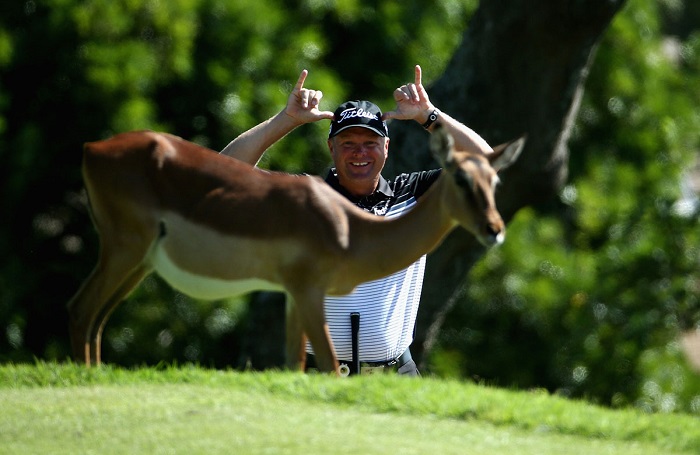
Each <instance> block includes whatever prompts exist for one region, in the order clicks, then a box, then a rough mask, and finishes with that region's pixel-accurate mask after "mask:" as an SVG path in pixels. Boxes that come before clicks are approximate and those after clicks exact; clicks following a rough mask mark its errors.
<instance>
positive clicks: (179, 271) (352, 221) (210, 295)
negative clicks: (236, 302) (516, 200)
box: [68, 128, 524, 373]
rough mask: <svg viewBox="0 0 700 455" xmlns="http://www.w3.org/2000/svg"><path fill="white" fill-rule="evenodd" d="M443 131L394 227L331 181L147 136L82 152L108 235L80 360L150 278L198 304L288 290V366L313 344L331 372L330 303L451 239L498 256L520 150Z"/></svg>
mask: <svg viewBox="0 0 700 455" xmlns="http://www.w3.org/2000/svg"><path fill="white" fill-rule="evenodd" d="M452 144H453V143H452V138H451V137H450V136H449V135H448V134H447V133H446V132H445V131H444V130H443V129H439V128H438V129H437V130H436V131H435V132H434V133H433V135H432V138H431V150H432V152H433V153H434V155H435V156H436V158H437V159H438V161H439V162H440V164H441V166H442V167H443V172H442V173H441V176H440V177H439V178H438V180H437V181H436V182H435V183H434V184H433V185H432V187H431V188H430V189H429V190H428V192H426V194H425V195H424V196H422V197H421V199H420V200H419V202H418V203H417V204H416V206H415V207H414V208H413V210H411V211H410V212H409V213H408V214H406V215H404V216H402V217H398V218H393V219H386V218H384V217H379V216H374V215H371V214H369V213H367V212H364V211H362V210H361V209H359V208H357V207H355V206H354V205H353V204H352V203H350V202H349V201H348V200H346V199H345V198H344V197H343V196H341V195H340V194H338V193H337V192H336V191H335V190H333V189H332V188H331V187H330V186H328V185H327V184H326V183H325V182H324V181H323V180H321V179H320V178H318V177H313V176H307V175H290V174H284V173H275V172H268V171H264V170H261V169H258V168H255V167H252V166H250V165H248V164H245V163H243V162H240V161H238V160H235V159H232V158H229V157H226V156H223V155H219V154H218V153H216V152H214V151H212V150H209V149H206V148H204V147H201V146H199V145H196V144H194V143H191V142H187V141H185V140H183V139H181V138H179V137H176V136H173V135H169V134H165V133H155V132H150V131H139V132H129V133H122V134H119V135H117V136H114V137H112V138H110V139H107V140H104V141H98V142H91V143H87V144H85V147H84V156H83V168H82V171H83V178H84V182H85V186H86V189H87V193H88V197H89V202H90V208H91V215H92V220H93V223H94V225H95V228H96V230H97V232H98V234H99V239H100V253H99V258H98V262H97V265H96V266H95V268H94V270H93V271H92V273H91V275H90V276H89V277H88V278H87V279H86V280H85V282H84V283H83V284H82V286H81V287H80V289H79V290H78V292H77V294H76V295H75V296H74V297H73V299H72V300H71V301H70V302H69V304H68V311H69V316H70V336H71V343H72V348H73V354H74V357H75V359H76V360H78V361H82V362H85V363H86V364H88V365H90V363H91V362H92V363H96V364H99V363H100V361H101V359H100V349H101V336H102V331H103V329H104V326H105V324H106V322H107V319H108V317H109V315H110V313H111V312H112V311H113V310H114V309H115V308H116V307H117V305H118V304H119V303H120V302H121V301H122V300H123V299H124V298H126V297H127V296H128V295H129V293H130V292H131V291H132V290H133V289H134V288H135V287H136V286H137V285H138V284H139V283H140V282H141V281H142V280H143V279H144V278H145V277H146V276H147V275H148V274H150V273H152V272H155V273H157V274H159V275H160V276H161V277H162V278H163V279H164V280H165V281H166V282H168V283H169V284H170V285H171V286H172V287H173V288H175V289H177V290H179V291H181V292H183V293H185V294H187V295H190V296H192V297H195V298H201V299H218V298H224V297H229V296H233V295H238V294H242V293H247V292H250V291H254V290H279V291H284V292H286V293H287V295H288V296H289V297H290V298H291V299H288V301H290V302H291V303H290V304H289V305H288V311H287V322H286V324H287V326H286V327H287V335H286V342H287V348H286V354H287V365H288V366H289V367H292V368H300V367H301V368H303V366H304V362H305V349H304V347H305V337H308V340H309V341H310V342H311V344H312V346H313V348H314V352H315V354H316V360H317V364H318V367H319V369H321V370H323V371H328V372H336V373H337V369H338V361H337V358H336V356H335V351H334V348H333V343H332V341H331V338H330V335H329V331H328V327H327V325H326V322H325V317H324V310H323V302H324V297H325V296H326V295H343V294H348V293H350V292H351V291H352V290H353V289H354V288H355V286H357V285H358V284H360V283H363V282H366V281H370V280H374V279H378V278H381V277H383V276H386V275H389V274H391V273H394V272H396V271H398V270H401V269H403V268H405V267H407V266H408V265H410V264H411V263H413V262H414V261H415V260H416V259H418V258H419V257H420V256H422V255H424V254H426V253H428V252H430V251H431V250H433V249H434V248H435V247H436V246H437V245H439V244H440V242H441V241H442V239H443V238H444V237H445V236H446V235H447V234H448V233H449V232H450V231H451V230H452V229H453V228H455V227H456V226H458V225H459V226H462V227H463V228H464V229H466V230H467V231H469V232H471V233H473V234H474V235H475V236H476V237H477V238H478V239H479V240H480V241H481V242H482V243H483V244H484V245H487V246H490V245H495V244H498V243H501V242H502V241H503V239H504V235H505V227H504V223H503V220H502V219H501V216H500V214H499V213H498V211H497V209H496V205H495V197H494V190H495V186H496V183H497V181H498V177H497V174H496V172H497V170H498V169H502V168H504V167H506V166H507V165H509V164H510V163H511V162H513V161H514V160H515V159H516V158H517V156H518V154H519V153H520V151H521V150H522V147H523V145H524V138H521V139H518V140H516V141H513V142H510V143H507V144H503V145H501V146H498V147H496V148H495V149H494V151H493V153H491V154H488V155H484V154H474V153H468V152H464V151H459V150H454V147H453V145H452Z"/></svg>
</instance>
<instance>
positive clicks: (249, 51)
mask: <svg viewBox="0 0 700 455" xmlns="http://www.w3.org/2000/svg"><path fill="white" fill-rule="evenodd" d="M377 3H379V5H377ZM482 3H484V5H480V2H479V1H476V0H427V1H418V0H415V1H413V0H409V1H398V0H396V1H385V2H373V1H369V0H339V1H331V0H328V1H323V0H306V1H302V0H298V1H292V0H286V1H284V0H264V1H260V0H255V1H253V0H171V1H167V2H166V1H158V0H80V1H79V0H46V1H38V0H36V1H24V2H22V1H19V2H4V3H3V4H2V6H0V204H1V206H0V207H1V212H0V213H1V215H0V216H1V218H2V220H3V222H2V223H0V361H2V362H33V361H34V360H35V359H46V360H58V361H66V360H69V358H70V350H69V343H68V333H67V315H66V311H65V305H66V303H67V302H68V300H69V299H70V297H71V296H72V295H73V294H74V293H75V292H76V290H77V289H78V287H79V285H80V283H81V282H82V280H83V279H84V278H86V277H87V275H88V274H89V272H90V270H91V269H92V267H93V266H94V264H95V261H96V258H97V237H96V234H95V231H94V229H93V228H92V225H91V223H90V219H89V214H88V210H87V206H86V196H85V193H84V191H83V187H82V180H81V175H80V163H81V151H82V150H81V147H82V144H83V143H84V142H87V141H93V140H98V139H103V138H106V137H109V136H110V135H112V134H115V133H118V132H122V131H127V130H133V129H154V130H159V131H167V132H171V133H173V134H177V135H179V136H182V137H183V138H185V139H188V140H192V141H195V142H197V143H199V144H201V145H204V146H207V147H209V148H212V149H213V150H221V149H222V148H223V147H224V146H225V145H226V144H227V143H228V142H229V141H230V140H232V139H233V138H234V137H236V136H237V135H238V134H240V133H242V132H243V131H245V130H246V129H248V128H250V127H252V126H254V125H256V124H257V123H259V122H261V121H263V120H265V119H267V118H269V117H271V116H272V115H274V114H276V113H278V112H279V111H280V110H281V109H282V108H283V107H284V105H285V103H286V99H287V96H288V94H289V92H290V90H291V88H292V86H293V84H294V82H295V81H296V79H297V77H298V75H299V72H300V71H301V70H302V69H303V68H307V69H309V70H310V75H309V77H308V79H307V83H306V86H307V87H312V88H317V89H321V90H323V93H324V99H323V103H322V108H323V109H328V110H333V109H334V108H335V107H336V105H337V104H339V103H341V102H342V101H344V100H346V99H350V98H352V99H356V98H364V99H371V100H373V101H375V102H376V103H377V104H379V105H380V106H381V107H382V108H383V109H384V110H389V109H391V108H393V101H392V93H393V90H394V88H396V87H397V86H399V85H401V84H403V83H405V82H406V81H411V80H412V78H413V66H414V65H415V64H416V63H418V64H420V65H421V66H422V67H423V71H424V83H426V84H427V85H428V88H429V93H437V94H438V95H437V97H436V98H435V99H437V100H438V101H443V100H444V101H443V102H436V103H435V104H436V105H438V106H439V107H441V108H443V107H444V106H449V99H448V98H449V96H448V95H449V93H448V92H449V91H448V90H446V89H445V90H443V91H442V92H440V91H439V90H440V87H445V86H446V85H449V84H446V83H444V82H445V81H447V80H448V79H446V78H443V76H444V75H446V74H448V73H449V70H450V68H453V69H454V68H458V65H460V64H461V65H466V67H468V64H465V63H464V62H460V59H459V55H460V54H459V52H460V49H465V48H468V49H472V51H471V52H472V54H471V55H475V54H478V52H477V51H478V49H480V48H482V49H490V47H489V44H492V43H487V42H479V41H477V42H475V41H474V37H475V36H476V37H483V36H487V32H482V33H481V34H478V33H477V32H478V31H479V30H486V28H484V27H483V24H484V23H486V22H487V21H486V19H489V20H494V21H496V22H497V23H498V21H500V20H503V21H506V19H507V20H511V19H512V18H513V17H515V18H520V19H521V20H522V21H524V22H522V23H527V24H530V23H534V17H535V15H542V14H545V12H546V11H547V10H552V11H553V15H552V16H551V17H554V18H555V19H554V20H553V21H550V22H549V24H547V25H546V26H540V32H543V31H544V29H546V31H547V32H548V33H551V34H553V35H550V36H556V33H560V34H562V35H566V34H575V33H584V31H580V30H578V29H577V30H573V29H571V28H568V27H561V26H558V25H561V24H558V23H557V19H556V18H560V19H561V21H562V24H563V23H565V22H566V21H572V20H576V19H575V18H572V17H570V16H571V15H568V14H567V12H568V11H576V8H581V7H582V5H581V4H585V3H586V2H577V1H574V0H571V1H568V2H561V1H543V2H538V3H537V8H536V9H533V8H529V6H528V2H527V1H522V0H520V1H517V2H498V1H495V0H494V1H484V2H482ZM598 3H604V2H598ZM607 3H608V4H613V3H615V4H616V5H615V10H614V11H610V12H609V18H604V19H601V20H600V21H599V24H602V25H600V29H599V30H597V31H592V32H591V33H590V36H591V40H589V42H588V44H586V46H587V47H583V49H584V50H587V51H586V52H588V50H590V49H592V50H593V51H592V52H591V53H590V55H589V54H588V53H586V54H585V55H583V56H582V60H585V61H586V64H585V65H582V66H581V67H580V68H575V69H572V68H569V67H567V65H566V64H564V63H562V65H560V71H561V72H564V73H565V72H567V71H568V72H572V73H576V74H577V75H578V76H577V78H574V79H576V80H577V81H578V83H579V84H580V87H581V88H582V89H585V90H583V91H580V92H577V91H576V90H574V88H575V87H572V88H570V89H568V88H566V87H564V88H562V92H566V93H568V94H569V96H570V98H571V99H567V100H560V99H543V100H540V101H539V103H540V107H539V108H540V109H542V108H544V107H547V106H555V107H556V106H557V105H558V104H561V103H564V104H565V106H564V107H565V109H562V111H563V112H570V113H571V114H572V115H570V118H569V117H563V118H562V121H561V122H560V123H557V124H552V123H553V122H551V121H550V122H549V123H550V125H549V126H548V129H547V130H546V131H547V132H548V134H549V133H551V134H550V135H551V136H552V140H551V141H550V142H551V143H552V144H559V145H561V144H566V146H567V153H566V154H565V155H562V154H561V153H559V152H560V149H559V148H556V147H553V146H552V147H545V146H544V145H543V146H540V147H539V148H538V147H535V146H534V145H533V146H532V147H533V150H531V151H530V155H526V156H529V157H531V158H532V159H533V160H534V159H535V158H538V157H539V158H540V159H541V161H539V162H538V161H532V162H535V163H537V165H538V166H540V167H544V166H546V165H548V164H549V163H551V162H552V161H551V160H549V161H548V160H546V159H545V158H552V157H557V156H559V157H561V156H564V159H561V160H559V161H557V163H558V166H560V167H561V169H563V171H561V169H559V171H561V172H558V174H557V175H558V176H559V179H558V180H557V181H556V182H555V183H556V184H554V185H552V187H553V190H552V193H551V194H549V195H548V196H547V197H546V198H544V201H541V200H537V201H535V200H533V201H528V200H524V201H518V203H517V204H515V203H513V204H510V205H508V202H509V201H510V199H504V204H506V206H508V207H511V209H510V210H509V211H508V214H507V218H508V219H509V225H508V238H507V241H506V243H505V244H504V245H503V246H502V247H500V248H498V249H495V250H491V251H489V252H484V251H481V250H478V251H477V252H476V253H475V258H474V260H473V261H472V262H470V263H469V264H467V265H465V266H463V267H462V268H460V269H458V270H459V273H457V275H458V276H457V277H456V278H455V281H454V282H453V283H452V284H450V285H449V286H452V287H455V283H459V286H456V287H455V289H456V290H455V291H454V292H453V290H452V289H451V288H450V291H449V292H448V294H449V296H450V301H449V302H447V303H446V302H445V300H446V299H438V301H437V302H434V301H433V300H435V299H432V300H431V296H434V295H435V294H436V292H437V291H439V290H440V289H444V288H445V287H446V286H448V285H447V284H445V283H442V282H440V281H439V280H428V281H426V297H425V298H426V302H425V304H424V303H422V304H421V310H420V311H421V312H420V315H419V326H418V327H417V332H418V338H419V339H420V340H421V343H420V346H419V347H418V348H417V349H416V351H417V352H418V355H419V357H420V361H421V365H422V368H423V371H424V373H425V374H433V375H437V376H442V377H452V378H461V379H464V380H470V381H478V382H484V383H487V384H492V385H497V386H504V387H515V388H525V389H527V388H543V389H547V390H549V391H551V392H553V393H559V394H562V395H564V396H570V397H578V398H585V399H588V400H591V401H593V402H597V403H601V404H604V405H609V406H615V407H617V406H636V407H639V408H641V409H643V410H645V411H649V412H689V413H695V414H700V373H699V371H700V366H699V365H698V356H699V355H700V354H699V353H700V346H699V345H700V340H699V339H700V335H699V334H700V302H699V301H698V298H699V297H698V296H699V295H700V268H699V267H698V266H699V265H700V264H699V262H700V242H699V240H700V231H699V229H698V227H699V226H698V220H699V216H698V215H699V213H700V211H699V208H700V205H699V203H698V191H699V190H700V169H699V167H698V151H699V150H700V148H699V147H700V138H699V135H698V132H699V131H700V4H699V3H698V2H694V1H691V0H629V1H627V2H623V1H620V2H607ZM494 5H496V6H498V7H501V8H502V9H503V13H498V12H497V11H496V12H494V11H495V10H496V9H497V8H496V7H495V6H494ZM482 7H483V8H482ZM487 7H489V8H487ZM480 8H482V9H481V10H480ZM509 8H510V10H509V11H506V10H508V9H509ZM567 8H571V9H570V10H567ZM555 9H556V11H555ZM589 9H595V6H592V7H591V8H589ZM489 14H490V15H491V16H489ZM477 26H479V27H481V28H478V27H477ZM470 32H472V34H470ZM515 36H518V35H517V33H516V34H515ZM529 36H534V35H532V34H524V37H523V40H525V39H527V38H528V37H529ZM516 40H517V39H516ZM549 44H550V45H551V44H552V42H550V43H549ZM554 45H556V40H555V41H554ZM474 49H476V50H477V51H475V50H474ZM505 49H510V50H509V51H507V52H511V53H512V54H513V55H510V56H509V55H502V54H501V53H494V54H492V55H482V56H481V57H480V58H482V59H484V60H483V61H489V60H488V59H493V61H498V62H506V63H505V64H503V63H499V64H502V65H503V68H504V70H503V76H502V77H503V80H493V81H491V82H492V83H491V84H490V85H491V88H490V90H493V91H495V92H498V93H510V92H509V90H513V91H517V89H518V87H520V86H523V84H524V87H526V88H527V87H533V86H537V84H540V85H541V84H548V83H549V81H548V80H547V79H546V78H543V79H542V80H538V79H537V78H536V77H530V78H523V79H519V78H518V77H512V74H509V72H508V71H507V69H508V68H507V62H508V61H509V60H516V59H517V61H519V62H533V63H532V65H531V67H530V68H528V71H530V72H531V73H530V74H534V75H537V74H538V68H537V67H536V64H535V63H534V62H537V61H538V59H539V58H542V56H541V55H535V54H534V53H533V50H532V49H538V47H537V46H533V47H524V48H523V47H521V46H519V45H518V43H515V44H514V45H513V46H511V47H505ZM523 49H524V50H523ZM539 49H541V53H547V52H549V50H548V49H547V48H544V47H542V46H540V47H539ZM504 52H505V51H504ZM550 71H551V70H550ZM464 74H465V76H464V84H469V83H470V82H469V81H473V80H474V78H473V77H472V76H470V75H469V74H467V72H464ZM470 77H471V78H472V79H470ZM438 81H441V82H443V83H441V84H439V85H438V86H436V87H435V91H433V90H432V88H433V87H432V85H431V84H433V83H435V82H438ZM450 81H452V85H451V87H452V86H453V87H456V88H455V90H457V89H458V88H459V87H460V83H462V82H461V80H460V78H459V77H454V76H452V78H451V79H450ZM528 84H529V85H528ZM474 85H475V84H473V83H472V88H471V89H470V90H471V91H472V92H470V93H473V92H474V91H475V89H474V87H473V86H474ZM460 93H461V92H460ZM441 97H442V98H441ZM511 98H513V97H511ZM515 98H516V100H515V101H514V102H513V105H514V106H518V100H519V99H518V98H517V97H515ZM474 99H475V100H476V101H475V104H474V106H473V108H474V112H476V113H474V114H472V116H473V117H469V116H468V115H466V114H465V115H464V116H463V117H460V116H459V115H455V116H457V117H458V118H461V119H463V120H464V121H465V122H467V121H468V124H470V125H474V124H476V125H479V120H478V118H477V116H478V112H481V113H482V114H483V116H486V117H487V118H492V117H494V116H496V115H498V113H499V111H502V110H504V106H499V105H493V103H491V104H488V103H486V102H484V101H483V100H481V99H480V98H476V97H475V98H474ZM520 106H521V111H522V112H521V116H524V117H526V116H527V106H528V104H527V103H525V101H524V100H521V104H520ZM570 106H572V107H570ZM443 110H445V111H447V112H450V113H453V110H450V109H447V108H444V109H443ZM454 110H455V111H457V114H459V110H458V108H457V107H455V108H454ZM487 113H488V114H487ZM471 120H473V121H471ZM482 121H485V120H482ZM554 123H556V122H554ZM523 124H527V122H525V121H523ZM508 125H513V122H511V123H508ZM327 128H328V124H327V123H325V122H319V123H318V124H313V125H305V126H303V127H301V128H298V129H297V130H296V131H294V132H293V133H292V134H290V135H289V136H287V137H286V138H284V139H283V140H282V141H281V142H279V143H278V144H276V145H275V146H274V147H273V148H272V149H271V150H270V152H269V153H268V154H267V155H266V156H265V157H264V159H263V161H262V162H261V166H262V167H265V168H268V169H273V170H283V171H287V172H294V173H296V172H307V173H321V172H323V171H324V169H326V168H327V167H328V165H329V164H330V158H329V156H328V153H327V151H326V144H325V138H326V135H327ZM475 129H477V131H479V132H481V131H482V128H476V127H475ZM484 130H485V131H486V132H487V133H486V134H485V137H486V138H487V139H488V140H489V141H490V142H491V143H492V144H495V143H498V142H502V141H504V140H506V139H510V137H505V136H506V135H507V134H509V133H513V134H515V133H516V132H522V131H517V124H516V126H511V127H503V128H502V130H501V132H500V134H498V129H488V128H486V127H484ZM390 131H392V147H393V144H394V143H396V144H397V147H396V149H392V154H397V155H401V154H400V153H398V152H397V150H403V149H404V148H405V147H406V146H405V145H402V142H401V138H402V137H409V136H408V135H409V133H408V132H406V131H405V130H404V129H403V128H402V127H401V126H398V125H396V126H394V125H390ZM527 131H528V132H529V134H530V135H531V137H532V134H533V131H532V130H531V129H528V130H527ZM543 131H545V130H543ZM535 133H537V132H535ZM394 135H396V137H395V136H394ZM536 136H538V137H541V136H543V134H539V135H537V134H536ZM535 144H537V141H536V140H535ZM421 150H422V149H421ZM421 153H422V152H421ZM403 156H404V157H406V156H407V155H403ZM396 159H397V160H398V159H399V158H396ZM521 161H522V159H521ZM423 164H424V163H418V162H417V161H414V162H413V163H408V164H405V163H404V164H401V163H396V162H390V163H389V165H388V166H387V174H386V176H387V177H391V173H392V172H398V171H399V170H401V169H402V168H403V167H406V166H410V165H413V166H414V169H418V168H419V167H422V166H423ZM513 172H514V175H513V176H512V179H511V181H518V175H520V176H522V175H525V172H526V170H525V169H521V170H520V171H518V170H517V169H516V170H514V171H513ZM518 172H520V174H518ZM508 181H509V180H508V179H504V187H507V186H508ZM511 188H512V187H511ZM504 197H505V196H504ZM499 204H500V202H499ZM440 255H443V256H445V255H447V256H449V253H448V252H443V251H441V250H440V251H438V252H436V257H440ZM433 263H436V261H433ZM429 267H430V263H429ZM429 276H430V275H429ZM431 289H435V290H436V291H431ZM437 293H438V294H439V292H437ZM424 308H425V311H424V310H423V309H424ZM283 317H284V298H283V296H281V295H276V294H254V295H252V296H243V297H236V298H232V299H226V300H221V301H215V302H201V301H197V300H193V299H190V298H188V297H187V296H184V295H182V294H179V293H177V292H175V291H173V290H172V289H170V288H169V287H168V286H167V285H166V284H164V283H163V282H162V281H161V280H160V279H159V278H158V277H155V276H151V277H149V278H147V279H146V280H145V281H144V282H143V284H142V285H141V286H140V287H139V288H138V289H137V290H136V291H135V292H134V293H133V294H132V295H131V296H130V298H129V299H128V300H127V301H125V302H124V303H123V304H122V305H121V306H120V307H119V308H118V309H117V310H116V311H115V312H114V314H113V316H112V318H111V319H110V321H109V323H108V325H107V328H106V330H105V334H104V342H103V359H104V360H105V361H106V362H109V363H114V364H119V365H123V366H130V367H131V366H133V367H136V366H139V365H154V364H159V363H161V362H166V363H172V362H177V363H188V362H192V363H196V364H200V365H202V366H207V367H215V368H236V369H245V368H249V369H262V368H271V367H279V366H281V365H282V362H283V352H284V351H283V343H284V333H283V332H284V322H283ZM426 340H427V341H426ZM693 359H695V360H694V361H693Z"/></svg>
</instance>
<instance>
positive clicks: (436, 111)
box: [422, 107, 440, 130]
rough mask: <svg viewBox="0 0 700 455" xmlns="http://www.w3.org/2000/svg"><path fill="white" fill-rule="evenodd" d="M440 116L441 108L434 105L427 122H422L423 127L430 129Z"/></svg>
mask: <svg viewBox="0 0 700 455" xmlns="http://www.w3.org/2000/svg"><path fill="white" fill-rule="evenodd" d="M439 117H440V109H438V108H436V107H433V108H432V109H430V111H429V113H428V118H427V119H426V121H425V122H423V123H422V126H423V128H425V129H426V130H428V129H430V127H431V126H432V125H433V124H434V123H435V122H436V121H437V119H438V118H439Z"/></svg>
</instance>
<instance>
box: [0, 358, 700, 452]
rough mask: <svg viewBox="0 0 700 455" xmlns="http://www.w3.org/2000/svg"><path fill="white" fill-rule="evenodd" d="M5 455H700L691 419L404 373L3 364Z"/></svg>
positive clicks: (697, 427) (0, 392) (699, 428)
mask: <svg viewBox="0 0 700 455" xmlns="http://www.w3.org/2000/svg"><path fill="white" fill-rule="evenodd" d="M0 409H1V410H2V412H0V454H5V453H7V454H10V453H11V454H88V453H95V454H97V453H99V454H105V453H107V454H110V453H114V454H126V453H128V454H136V453H138V454H141V453H143V454H161V453H162V454H179V453H182V454H197V453H202V454H204V453H206V454H216V453H234V454H266V453H269V454H298V453H304V454H327V453H333V454H345V453H348V454H349V453H363V454H373V453H402V454H412V453H416V454H419V453H420V454H423V453H432V454H469V453H479V454H503V453H507V454H508V455H518V454H626V455H627V454H649V455H652V454H653V455H657V454H681V453H688V454H690V453H695V454H697V453H700V422H699V421H698V419H697V417H693V416H689V415H677V414H674V415H662V414H643V413H641V412H639V411H636V410H610V409H606V408H602V407H598V406H594V405H591V404H588V403H585V402H580V401H573V400H567V399H563V398H561V397H555V396H550V395H549V394H547V393H544V392H522V391H520V392H518V391H510V390H504V389H496V388H492V387H487V386H481V385H475V384H470V383H463V382H458V381H446V380H438V379H433V378H422V379H419V380H411V379H407V378H401V377H397V376H393V375H391V376H390V375H386V376H367V377H355V378H350V379H344V380H340V379H335V378H330V377H326V376H322V375H302V374H298V373H290V372H274V371H271V372H263V373H240V372H230V371H227V372H224V371H216V370H207V369H203V368H196V367H166V368H141V369H136V370H126V369H121V368H115V367H101V368H90V369H87V368H84V367H80V366H76V365H72V364H56V363H38V364H36V365H12V364H8V365H3V366H0Z"/></svg>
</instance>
